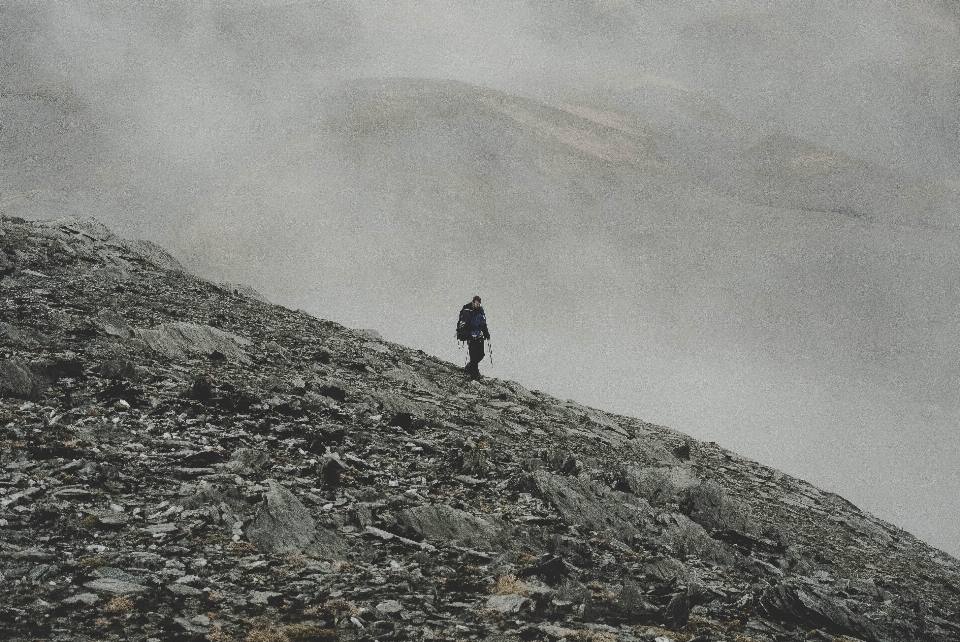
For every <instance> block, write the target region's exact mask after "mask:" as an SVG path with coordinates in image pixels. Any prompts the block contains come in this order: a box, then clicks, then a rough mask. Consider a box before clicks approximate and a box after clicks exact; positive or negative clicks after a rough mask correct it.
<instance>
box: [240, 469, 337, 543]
mask: <svg viewBox="0 0 960 642" xmlns="http://www.w3.org/2000/svg"><path fill="white" fill-rule="evenodd" d="M267 486H268V489H267V492H266V493H264V501H263V503H262V504H261V505H260V509H259V510H258V512H257V514H256V515H255V516H254V518H253V521H251V523H250V526H249V527H248V528H247V539H248V540H249V541H250V543H251V544H253V545H254V546H256V547H257V549H258V550H260V551H262V552H264V553H300V552H309V553H315V554H318V555H322V556H324V557H337V556H339V555H342V554H344V553H345V552H346V550H347V546H346V544H345V543H344V541H343V540H342V539H341V538H340V536H339V535H337V534H336V533H334V532H332V531H328V530H326V529H324V528H319V527H318V526H317V525H316V522H314V521H313V518H312V517H311V516H310V511H308V510H307V508H306V506H304V505H303V504H302V503H301V502H300V500H299V499H297V498H296V496H294V494H293V493H291V492H290V491H289V490H287V489H286V488H284V487H283V486H282V485H281V484H279V483H278V482H276V481H275V480H272V479H269V480H267Z"/></svg>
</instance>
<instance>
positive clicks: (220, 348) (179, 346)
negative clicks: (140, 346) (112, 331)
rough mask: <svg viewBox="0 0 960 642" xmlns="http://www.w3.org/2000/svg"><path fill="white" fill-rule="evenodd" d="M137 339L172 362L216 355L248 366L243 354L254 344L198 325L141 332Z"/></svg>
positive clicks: (175, 325) (178, 324)
mask: <svg viewBox="0 0 960 642" xmlns="http://www.w3.org/2000/svg"><path fill="white" fill-rule="evenodd" d="M133 333H134V335H135V336H137V337H138V338H140V339H142V340H143V341H144V342H145V343H146V344H147V345H148V346H150V347H151V348H153V349H154V350H156V351H157V352H160V353H162V354H164V355H165V356H167V357H169V358H170V359H188V358H190V357H194V356H210V355H211V354H213V353H214V352H217V353H219V354H222V355H224V356H225V357H226V358H227V359H229V360H231V361H239V362H247V361H248V358H247V356H246V353H245V352H244V351H243V348H244V347H245V346H249V345H250V340H249V339H245V338H243V337H241V336H238V335H236V334H233V333H230V332H225V331H223V330H219V329H217V328H211V327H210V326H206V325H198V324H196V323H185V322H180V321H178V322H175V323H164V324H161V325H159V326H157V327H156V328H151V329H145V328H137V329H134V331H133Z"/></svg>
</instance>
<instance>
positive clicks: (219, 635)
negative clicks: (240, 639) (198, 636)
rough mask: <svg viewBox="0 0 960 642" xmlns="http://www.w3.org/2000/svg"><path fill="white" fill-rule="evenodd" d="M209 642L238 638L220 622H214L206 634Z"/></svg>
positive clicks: (223, 641) (234, 640)
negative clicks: (225, 629)
mask: <svg viewBox="0 0 960 642" xmlns="http://www.w3.org/2000/svg"><path fill="white" fill-rule="evenodd" d="M204 637H205V638H206V640H207V642H236V639H235V638H234V637H233V636H232V635H230V634H229V633H227V632H226V631H224V630H223V627H222V626H220V625H219V624H214V625H213V628H212V629H211V630H210V632H209V633H207V635H206V636H204Z"/></svg>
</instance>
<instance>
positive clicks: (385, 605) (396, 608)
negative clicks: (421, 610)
mask: <svg viewBox="0 0 960 642" xmlns="http://www.w3.org/2000/svg"><path fill="white" fill-rule="evenodd" d="M376 608H377V610H378V611H380V612H381V613H399V612H400V611H402V610H403V605H402V604H400V602H398V601H396V600H384V601H383V602H380V603H379V604H377V607H376Z"/></svg>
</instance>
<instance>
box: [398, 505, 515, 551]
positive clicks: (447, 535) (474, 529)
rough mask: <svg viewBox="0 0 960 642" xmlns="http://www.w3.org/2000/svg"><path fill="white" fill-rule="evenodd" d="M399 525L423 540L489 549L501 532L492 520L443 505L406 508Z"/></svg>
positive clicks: (399, 518)
mask: <svg viewBox="0 0 960 642" xmlns="http://www.w3.org/2000/svg"><path fill="white" fill-rule="evenodd" d="M397 522H398V524H399V525H400V526H401V527H403V528H406V529H407V530H409V531H411V532H412V533H415V534H416V535H417V536H419V537H422V538H426V539H436V540H445V541H447V542H452V543H458V544H463V545H467V546H480V547H485V546H489V545H490V544H491V543H492V541H493V540H494V538H496V536H497V533H498V530H497V528H496V527H495V526H494V525H493V524H491V523H490V522H489V521H487V520H485V519H482V518H480V517H474V516H473V515H471V514H469V513H466V512H464V511H461V510H457V509H455V508H451V507H449V506H442V505H438V506H416V507H414V508H407V509H404V510H402V511H400V513H399V514H398V515H397Z"/></svg>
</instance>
